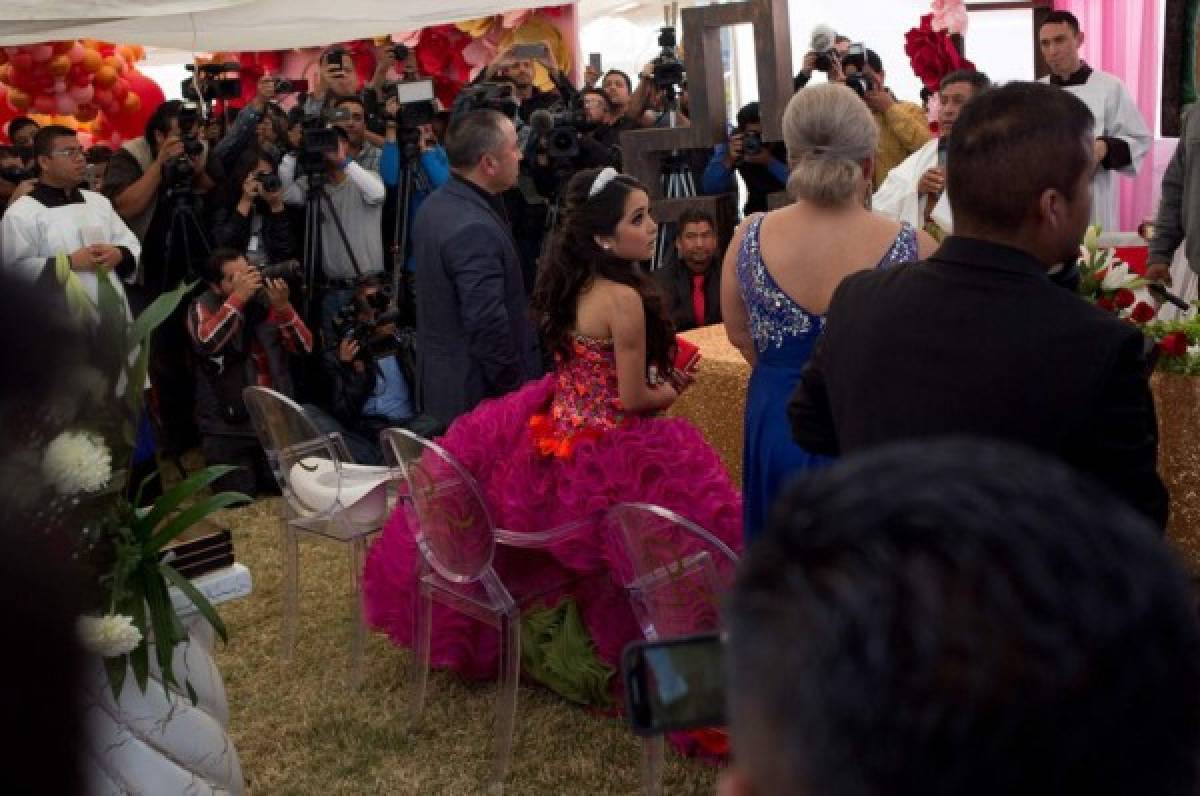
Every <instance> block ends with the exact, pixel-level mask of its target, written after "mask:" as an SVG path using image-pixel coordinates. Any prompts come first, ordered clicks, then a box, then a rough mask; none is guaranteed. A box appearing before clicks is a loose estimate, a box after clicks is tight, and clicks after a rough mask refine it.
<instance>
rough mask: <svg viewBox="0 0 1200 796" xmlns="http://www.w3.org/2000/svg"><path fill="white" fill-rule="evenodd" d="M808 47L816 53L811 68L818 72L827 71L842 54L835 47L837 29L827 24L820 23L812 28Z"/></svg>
mask: <svg viewBox="0 0 1200 796" xmlns="http://www.w3.org/2000/svg"><path fill="white" fill-rule="evenodd" d="M808 49H809V50H811V51H812V52H814V53H816V54H817V60H816V63H814V64H813V68H814V69H816V70H817V71H818V72H828V71H829V70H830V69H833V65H834V64H835V63H837V62H838V61H840V60H841V59H842V54H841V53H840V52H838V49H837V31H836V30H834V29H833V28H831V27H829V26H828V25H824V24H822V25H817V26H816V27H815V28H813V31H812V36H811V38H810V39H809V45H808Z"/></svg>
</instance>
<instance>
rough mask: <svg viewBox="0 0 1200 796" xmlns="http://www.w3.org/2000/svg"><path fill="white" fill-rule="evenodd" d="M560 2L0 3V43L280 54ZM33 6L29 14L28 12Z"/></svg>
mask: <svg viewBox="0 0 1200 796" xmlns="http://www.w3.org/2000/svg"><path fill="white" fill-rule="evenodd" d="M561 2H562V0H248V2H247V1H246V0H167V1H166V2H155V0H141V1H140V2H139V1H138V0H90V1H89V0H15V2H13V1H12V0H0V45H15V44H32V43H35V42H42V41H57V40H64V39H68V40H69V39H100V40H102V41H112V42H119V43H122V44H142V45H147V46H154V47H169V48H174V49H178V50H191V51H196V52H216V51H221V50H283V49H288V48H292V47H312V46H317V45H322V44H328V43H330V42H333V41H347V40H350V39H361V38H367V37H370V36H380V35H383V34H386V33H395V32H401V31H411V30H418V29H420V28H423V27H426V26H428V25H439V24H443V23H447V22H459V21H462V20H465V19H474V18H476V17H485V16H490V15H492V14H499V13H503V12H505V11H512V10H515V9H520V8H535V7H540V6H550V5H560V4H561ZM34 8H36V9H37V10H36V13H33V12H31V9H34Z"/></svg>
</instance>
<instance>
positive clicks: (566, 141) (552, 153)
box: [530, 103, 596, 160]
mask: <svg viewBox="0 0 1200 796" xmlns="http://www.w3.org/2000/svg"><path fill="white" fill-rule="evenodd" d="M535 113H536V112H535ZM548 115H549V117H550V120H549V129H548V130H547V131H546V132H545V133H543V135H542V138H543V140H544V142H545V146H546V156H547V157H548V158H550V159H551V160H555V159H567V158H574V157H576V156H577V155H578V154H579V135H580V133H586V132H589V131H591V130H594V129H596V124H595V123H594V122H592V121H591V120H590V119H589V118H588V115H587V113H586V112H585V111H584V110H583V108H582V107H581V106H580V105H579V104H578V103H573V104H572V106H571V107H568V108H566V109H564V110H560V111H558V112H556V113H548ZM530 124H531V125H532V126H534V127H535V128H536V127H539V126H541V127H545V126H547V123H546V121H545V120H542V119H540V118H539V119H538V124H535V123H534V122H533V121H531V122H530Z"/></svg>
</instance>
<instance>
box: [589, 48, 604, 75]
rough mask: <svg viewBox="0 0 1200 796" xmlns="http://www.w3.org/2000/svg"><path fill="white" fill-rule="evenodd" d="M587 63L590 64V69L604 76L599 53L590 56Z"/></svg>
mask: <svg viewBox="0 0 1200 796" xmlns="http://www.w3.org/2000/svg"><path fill="white" fill-rule="evenodd" d="M588 63H589V64H591V67H592V69H595V70H596V72H597V73H599V74H604V67H603V66H602V63H603V62H602V61H601V59H600V53H592V54H590V55H589V56H588Z"/></svg>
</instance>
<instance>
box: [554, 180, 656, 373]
mask: <svg viewBox="0 0 1200 796" xmlns="http://www.w3.org/2000/svg"><path fill="white" fill-rule="evenodd" d="M600 171H601V170H600V169H587V170H585V171H581V172H579V173H577V174H576V175H575V176H574V177H572V178H571V181H570V182H569V183H567V190H566V195H565V196H564V197H563V200H564V213H563V215H562V216H561V217H560V220H559V225H558V228H557V229H555V230H554V232H553V233H551V237H550V240H549V241H548V243H547V245H546V250H545V253H544V254H543V255H542V259H541V264H540V268H539V269H538V277H537V284H536V285H534V288H533V297H532V300H531V302H530V305H531V308H532V310H533V313H534V316H535V318H536V320H537V323H538V328H539V330H540V331H541V334H542V342H543V344H544V345H545V347H546V350H547V351H554V352H557V353H560V354H562V355H563V356H570V352H571V347H570V336H571V331H572V330H573V329H574V328H575V314H576V305H577V304H578V301H579V295H580V294H581V293H582V292H583V291H584V290H585V289H587V287H588V286H589V285H590V284H591V283H592V282H593V280H595V279H597V278H601V279H608V280H610V281H612V282H616V283H618V284H621V285H628V286H629V287H631V288H633V289H634V290H636V291H637V292H638V294H639V295H640V296H641V297H642V308H643V310H644V311H645V316H646V363H647V364H650V365H655V366H657V367H658V369H659V370H660V371H661V372H663V373H666V372H667V370H669V368H670V367H671V357H672V354H673V349H674V346H675V329H674V327H673V326H672V324H671V321H670V319H669V318H668V316H667V313H666V311H665V308H664V305H663V298H662V295H661V293H660V292H659V290H658V287H657V286H656V285H655V283H654V281H653V280H652V279H650V278H649V277H648V276H646V275H645V274H644V273H642V272H641V270H639V269H638V268H637V266H636V265H635V264H634V263H632V262H630V261H629V260H624V259H621V258H620V257H617V256H616V255H615V254H613V253H612V252H607V251H605V250H604V249H602V248H600V246H599V245H597V243H596V237H597V236H604V235H613V234H614V233H615V231H616V228H617V224H619V223H620V221H621V218H622V217H623V216H624V215H625V202H626V201H627V200H628V198H629V195H630V194H631V193H633V192H634V191H645V190H646V189H645V188H644V187H643V186H642V184H641V183H639V182H638V181H637V180H635V179H634V178H632V177H629V176H627V175H624V174H621V175H618V176H617V177H616V178H614V179H613V180H611V181H610V182H609V183H608V185H606V186H604V189H603V190H601V191H600V192H599V193H598V194H596V196H594V197H591V198H588V193H589V192H590V191H591V188H592V183H593V182H594V181H595V179H596V175H598V174H599V173H600Z"/></svg>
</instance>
